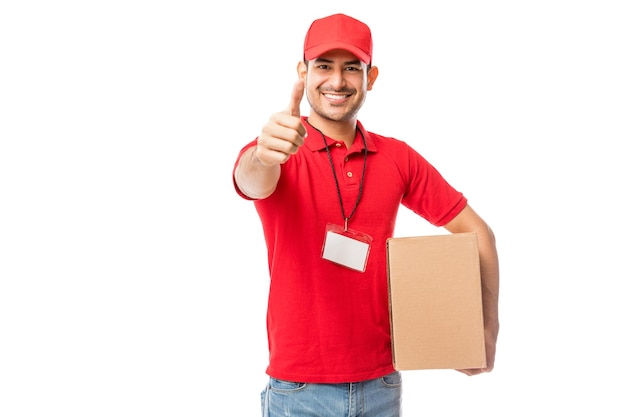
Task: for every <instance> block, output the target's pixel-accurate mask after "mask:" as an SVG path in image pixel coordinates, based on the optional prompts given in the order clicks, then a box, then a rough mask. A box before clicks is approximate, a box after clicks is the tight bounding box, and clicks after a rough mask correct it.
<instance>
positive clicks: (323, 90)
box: [298, 50, 378, 127]
mask: <svg viewBox="0 0 626 417" xmlns="http://www.w3.org/2000/svg"><path fill="white" fill-rule="evenodd" d="M298 72H299V74H300V77H302V78H305V80H306V96H307V100H308V101H309V105H310V106H311V115H310V117H309V120H310V121H311V122H312V123H313V124H314V125H315V124H317V125H320V124H327V123H331V124H332V123H333V122H334V123H349V124H352V125H355V123H356V120H357V115H358V112H359V109H360V108H361V106H362V105H363V103H364V102H365V97H366V95H367V92H368V91H369V90H371V89H372V86H373V85H374V81H376V77H377V76H378V69H377V68H376V67H370V68H369V69H368V67H367V65H365V64H364V63H363V62H361V61H360V60H359V59H358V58H357V57H356V56H354V55H353V54H352V53H350V52H348V51H344V50H333V51H329V52H327V53H325V54H323V55H321V56H319V57H317V58H315V59H314V60H312V61H309V62H308V66H307V65H306V63H304V62H301V63H300V64H299V66H298ZM319 127H321V126H319Z"/></svg>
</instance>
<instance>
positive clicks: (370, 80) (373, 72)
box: [367, 67, 378, 91]
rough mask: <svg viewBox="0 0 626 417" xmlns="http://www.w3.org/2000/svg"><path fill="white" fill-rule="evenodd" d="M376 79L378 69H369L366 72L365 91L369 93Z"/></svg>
mask: <svg viewBox="0 0 626 417" xmlns="http://www.w3.org/2000/svg"><path fill="white" fill-rule="evenodd" d="M376 78H378V67H371V68H370V70H369V71H368V72H367V91H370V90H371V89H372V87H374V83H375V82H376Z"/></svg>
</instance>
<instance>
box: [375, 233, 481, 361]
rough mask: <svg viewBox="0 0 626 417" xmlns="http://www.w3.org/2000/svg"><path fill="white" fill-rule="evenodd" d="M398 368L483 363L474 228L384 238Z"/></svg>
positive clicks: (393, 340)
mask: <svg viewBox="0 0 626 417" xmlns="http://www.w3.org/2000/svg"><path fill="white" fill-rule="evenodd" d="M387 276H388V281H389V282H388V284H389V311H390V319H391V333H392V348H393V360H394V366H395V368H396V369H397V370H412V369H470V368H483V367H485V366H486V359H485V336H484V327H483V308H482V292H481V285H480V264H479V257H478V238H477V236H476V234H475V233H455V234H448V235H435V236H417V237H398V238H390V239H388V240H387Z"/></svg>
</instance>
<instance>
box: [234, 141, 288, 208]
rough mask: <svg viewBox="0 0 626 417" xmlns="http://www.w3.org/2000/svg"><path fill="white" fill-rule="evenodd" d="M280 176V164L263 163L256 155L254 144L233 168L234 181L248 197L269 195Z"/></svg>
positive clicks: (256, 197)
mask: <svg viewBox="0 0 626 417" xmlns="http://www.w3.org/2000/svg"><path fill="white" fill-rule="evenodd" d="M279 177H280V165H279V164H274V165H265V164H263V163H261V161H259V159H258V158H257V157H256V146H255V147H252V148H250V149H248V150H247V151H246V152H244V154H243V155H242V156H241V159H240V160H239V164H238V165H237V168H236V169H235V182H236V183H237V186H238V187H239V189H240V190H241V191H242V192H243V193H244V194H245V195H247V196H248V197H250V198H255V199H261V198H265V197H268V196H269V195H271V194H272V193H273V192H274V190H275V189H276V185H277V184H278V178H279Z"/></svg>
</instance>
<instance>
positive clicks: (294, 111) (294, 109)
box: [287, 79, 304, 117]
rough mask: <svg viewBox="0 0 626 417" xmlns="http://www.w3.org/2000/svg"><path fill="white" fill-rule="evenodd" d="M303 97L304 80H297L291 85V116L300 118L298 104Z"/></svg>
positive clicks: (289, 109)
mask: <svg viewBox="0 0 626 417" xmlns="http://www.w3.org/2000/svg"><path fill="white" fill-rule="evenodd" d="M303 96H304V80H302V79H298V81H296V83H295V84H294V85H293V91H292V92H291V102H290V103H289V108H288V109H287V110H288V111H289V114H290V115H291V116H295V117H300V103H301V102H302V97H303Z"/></svg>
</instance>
